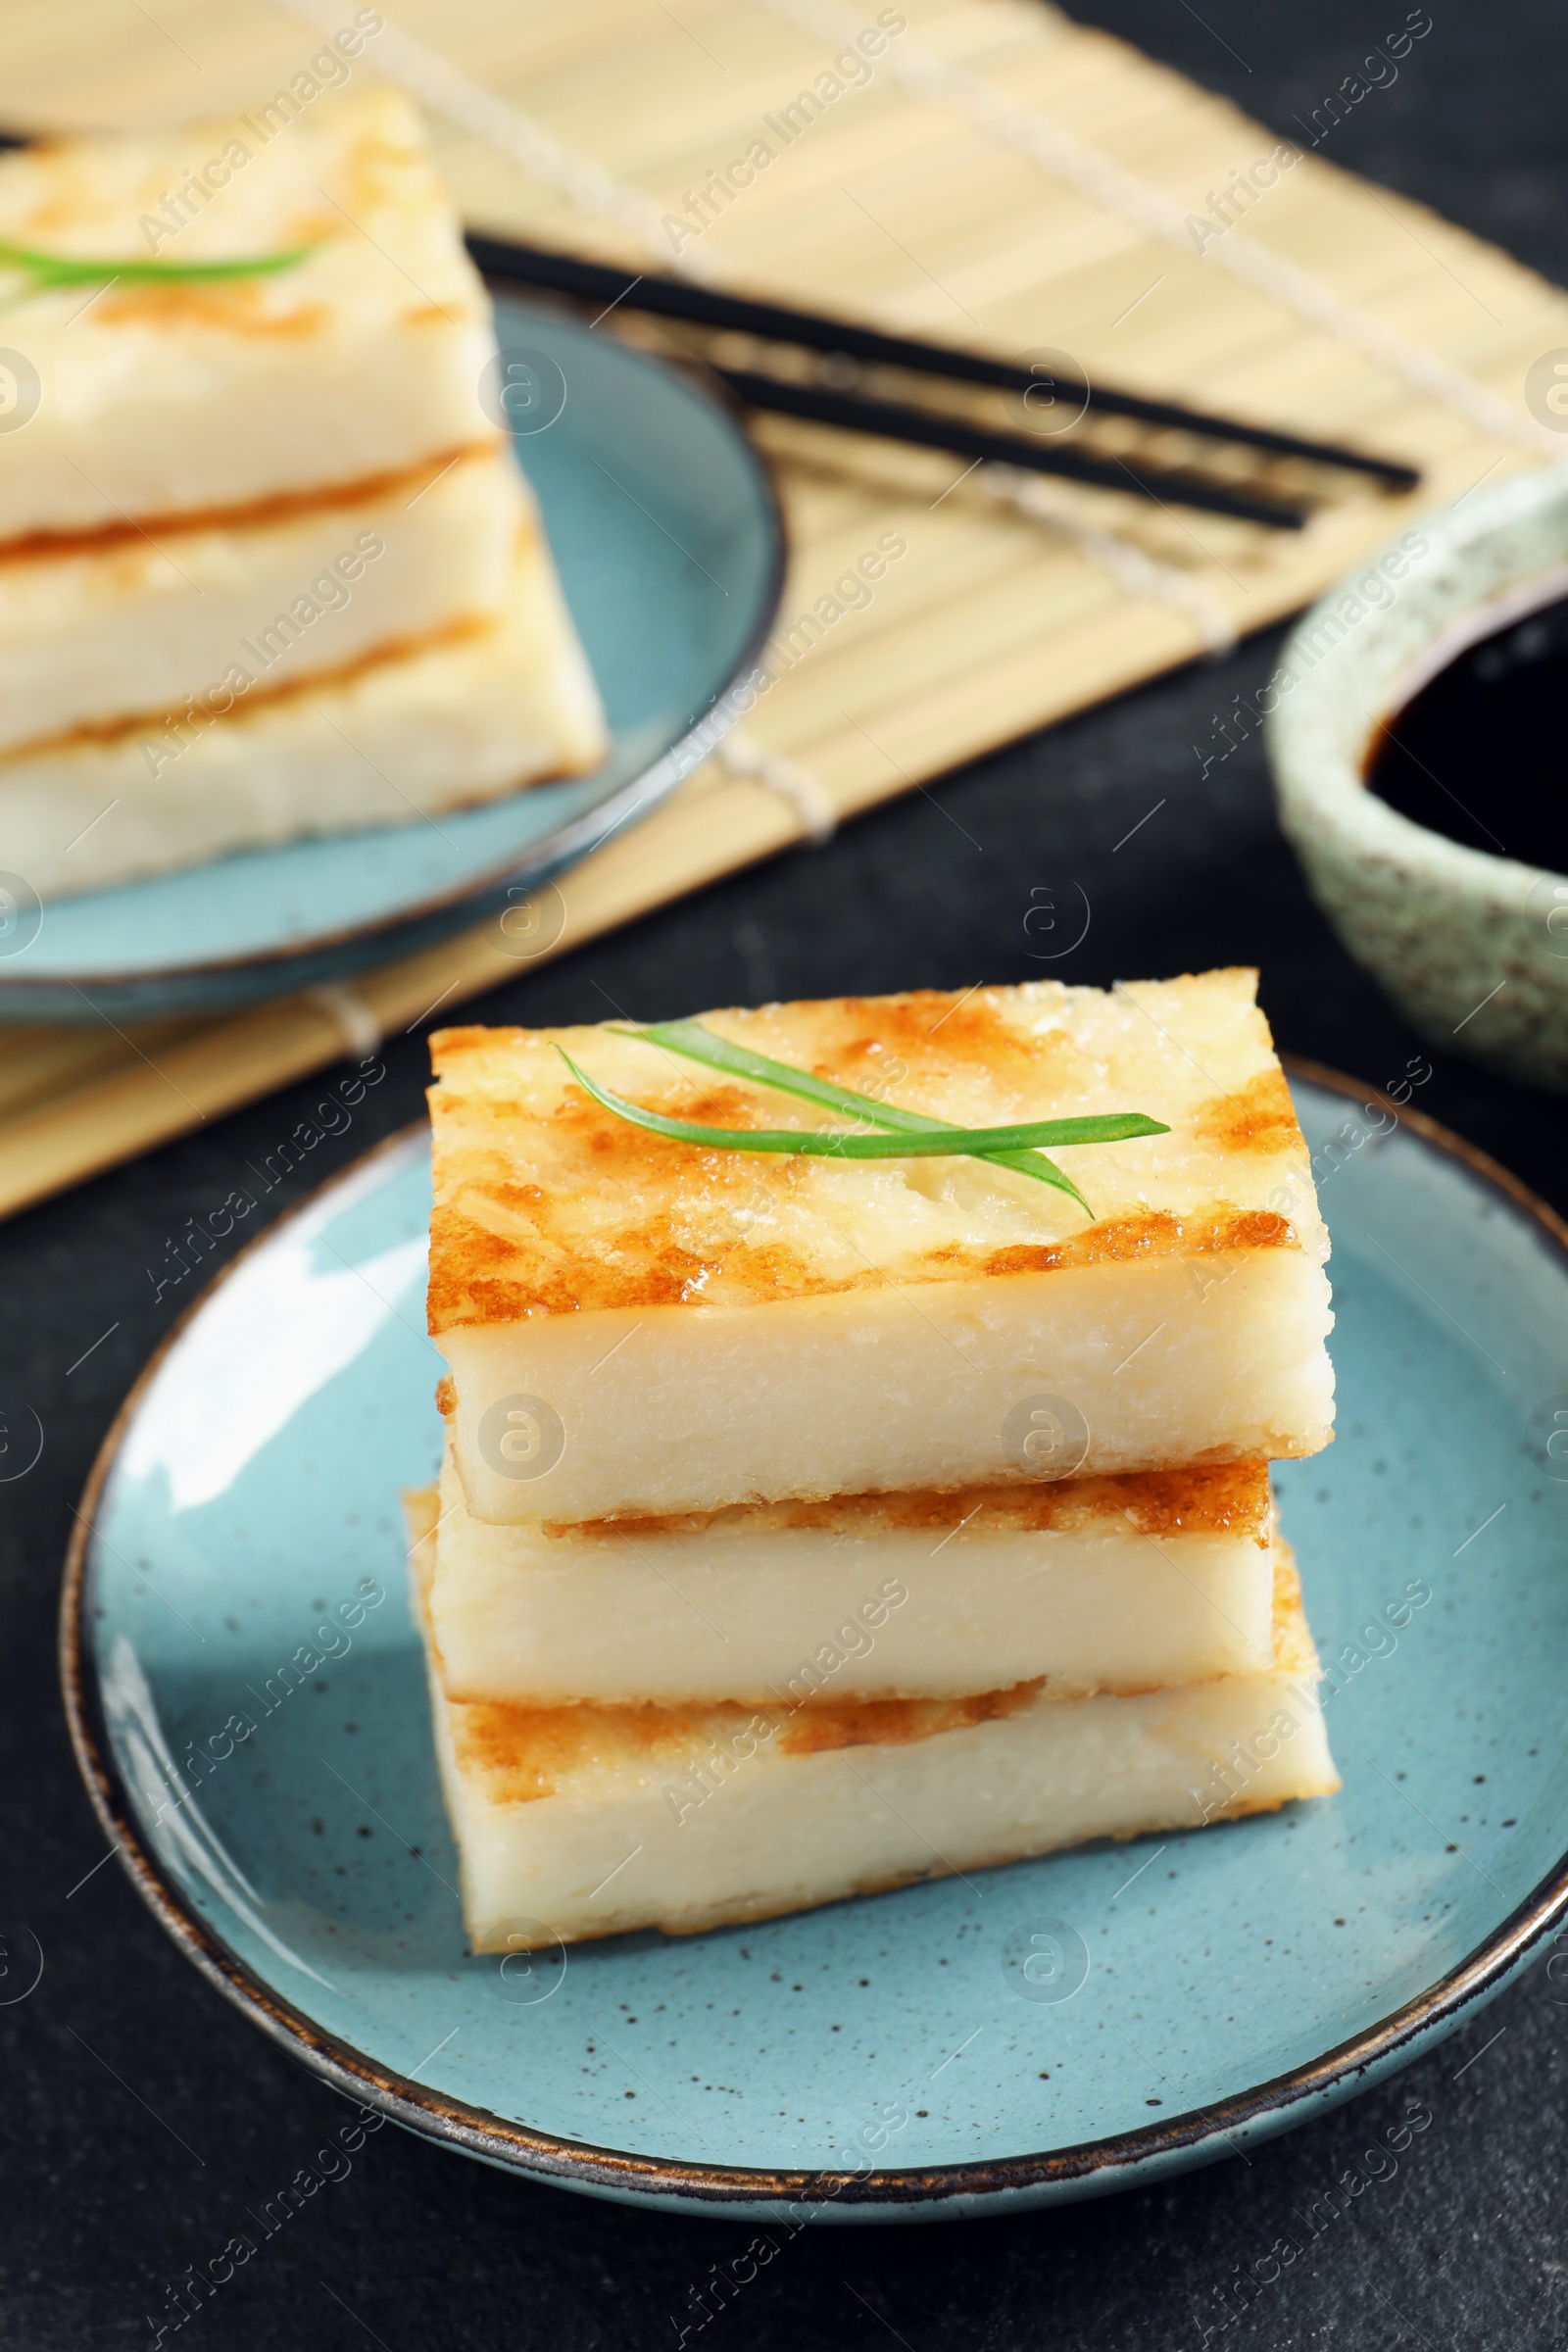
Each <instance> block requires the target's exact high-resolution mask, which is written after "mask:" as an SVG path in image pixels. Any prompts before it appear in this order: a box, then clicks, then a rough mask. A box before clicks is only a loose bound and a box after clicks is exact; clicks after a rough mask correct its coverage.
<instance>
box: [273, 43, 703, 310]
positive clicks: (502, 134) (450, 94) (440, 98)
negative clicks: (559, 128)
mask: <svg viewBox="0 0 1568 2352" xmlns="http://www.w3.org/2000/svg"><path fill="white" fill-rule="evenodd" d="M277 5H278V6H279V7H281V8H285V9H287V10H288V12H289V14H290V15H291V16H295V17H300V18H303V20H304V21H305V23H306V24H307V25H313V26H314V27H315V28H316V30H317V31H319V32H324V33H333V32H335V31H337V29H338V27H339V25H340V23H341V21H342V15H343V11H342V6H341V0H277ZM375 66H376V71H377V72H378V73H381V74H382V75H383V76H384V77H385V78H386V80H388V81H395V82H397V83H398V84H399V85H400V86H401V87H402V88H403V89H406V90H408V91H409V92H410V93H411V95H412V96H414V97H416V98H417V99H418V100H419V101H420V102H421V103H422V104H423V105H425V106H427V107H431V108H433V109H434V110H435V111H436V112H437V113H439V114H443V115H445V116H446V117H447V119H448V121H449V122H452V123H457V125H458V127H459V128H460V129H461V130H466V131H467V132H468V133H469V135H470V136H471V137H473V138H476V139H482V140H483V141H484V142H485V144H486V145H487V146H490V147H493V148H495V149H496V151H497V153H498V154H501V155H504V156H506V157H507V158H508V160H509V161H510V162H512V163H514V164H515V165H516V167H517V169H518V171H519V172H526V173H527V174H528V175H529V177H530V178H533V179H538V180H541V181H543V183H544V185H545V186H546V187H549V188H555V189H556V190H557V191H558V192H559V193H560V194H561V195H563V196H564V197H566V198H567V200H568V201H569V202H570V203H572V204H574V205H576V207H577V208H578V210H579V211H580V212H584V213H587V214H588V215H589V216H590V218H592V219H597V220H601V221H613V223H614V225H615V226H616V227H617V228H619V229H622V230H624V231H626V232H627V233H628V234H629V235H631V236H633V237H635V238H636V239H637V240H638V242H639V243H640V244H642V245H645V246H647V247H649V248H650V249H651V250H652V251H654V252H657V253H659V254H661V255H662V256H663V257H664V261H663V267H664V268H666V269H669V270H674V271H675V272H676V273H677V274H679V275H680V276H682V277H689V278H693V279H696V280H697V281H698V282H699V283H702V284H707V283H709V282H711V281H712V280H714V279H717V278H719V277H721V276H722V274H723V272H722V270H721V268H720V265H719V264H718V262H717V259H716V257H715V256H713V255H711V254H710V253H708V252H707V251H706V250H699V251H697V252H693V253H689V254H673V255H672V254H671V253H670V241H669V238H668V237H667V236H666V235H665V233H664V228H663V218H664V217H663V215H662V212H661V211H660V209H659V206H658V205H657V204H655V203H654V201H653V199H652V198H651V197H648V196H645V195H644V194H643V193H642V191H641V189H640V188H634V187H630V186H628V185H627V183H626V182H625V181H624V180H621V179H617V178H616V177H615V175H614V173H613V172H607V171H606V170H605V168H604V166H603V165H602V164H597V163H595V162H594V160H593V158H592V157H591V156H587V155H584V154H583V153H582V151H581V149H580V148H576V147H568V146H567V145H566V143H565V141H564V139H558V138H557V137H556V135H555V133H554V131H550V130H546V128H545V126H544V124H543V123H537V122H535V120H534V118H533V117H532V116H531V115H525V114H524V113H523V111H522V109H521V108H520V107H517V106H513V105H512V104H511V103H510V101H509V100H507V99H505V98H500V97H498V96H497V95H496V93H495V92H494V91H493V90H487V89H485V88H484V86H483V85H482V83H480V82H477V81H474V80H473V79H472V78H471V77H470V76H469V75H468V74H466V73H463V72H462V70H461V69H460V68H459V67H457V66H454V65H452V64H451V63H450V62H449V60H448V59H446V58H444V57H442V56H441V55H440V53H439V52H438V51H436V50H434V49H431V48H428V47H427V46H426V45H425V43H424V42H423V41H417V40H416V39H415V38H414V37H413V35H412V34H411V33H407V32H404V31H402V30H401V29H400V28H399V27H398V26H397V25H392V24H390V23H388V24H384V25H382V28H381V30H380V31H379V32H378V33H377V35H376V37H375Z"/></svg>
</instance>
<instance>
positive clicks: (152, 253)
mask: <svg viewBox="0 0 1568 2352" xmlns="http://www.w3.org/2000/svg"><path fill="white" fill-rule="evenodd" d="M0 303H3V306H4V309H5V313H6V316H5V319H4V321H3V333H0V342H3V343H4V344H5V345H6V346H7V347H8V348H7V349H6V350H5V351H4V352H0V557H3V559H4V561H3V562H0V850H3V858H0V862H3V863H4V864H5V865H6V866H7V867H8V868H10V869H12V870H13V871H14V872H15V873H18V874H20V875H21V876H22V877H23V878H24V880H25V881H26V882H28V883H30V884H31V886H32V888H33V890H34V891H35V892H36V893H37V894H38V896H39V897H40V898H42V899H51V898H58V897H63V896H66V895H69V894H73V893H77V892H81V891H87V890H95V889H101V888H103V887H104V886H106V885H108V884H111V883H115V882H121V881H125V880H128V879H131V878H133V877H136V876H140V875H146V874H152V873H158V872H163V871H166V870H169V869H171V868H174V867H178V866H185V865H190V864H194V863H197V862H200V861H202V860H204V859H208V858H216V857H219V856H221V855H222V854H224V853H226V852H229V851H234V850H239V849H247V848H256V847H260V846H264V845H270V844H275V843H278V842H283V841H287V840H289V839H291V838H293V837H295V836H297V835H302V834H318V833H333V832H344V831H351V830H355V829H359V828H363V827H367V826H380V825H406V824H411V823H414V822H416V821H417V819H418V818H419V817H420V816H427V815H429V814H431V813H432V812H436V811H440V810H442V809H454V808H459V807H463V806H466V805H467V804H469V803H473V802H479V801H485V800H490V799H493V798H494V797H496V796H497V795H499V794H502V793H507V792H511V791H513V790H515V788H516V787H517V786H519V785H523V784H528V783H532V782H535V781H538V780H539V779H541V778H543V777H546V776H556V775H564V774H576V773H582V772H585V771H587V770H589V769H591V768H592V767H593V766H595V765H596V764H597V763H598V761H599V760H600V758H601V757H602V753H603V748H604V724H603V719H602V717H601V713H600V708H599V702H598V697H597V695H596V692H595V689H594V684H593V680H592V678H591V676H590V674H589V671H588V668H587V664H586V662H585V661H584V659H583V655H582V652H581V649H580V647H579V645H578V643H577V639H576V636H575V633H574V631H573V628H572V625H571V621H570V619H569V617H568V615H567V613H566V609H565V606H564V603H563V601H562V597H561V592H560V589H559V587H558V585H557V581H556V576H555V571H554V567H553V565H552V564H551V560H550V554H549V551H548V549H547V547H546V545H545V541H544V538H543V534H542V532H541V528H540V523H539V517H538V514H537V512H536V509H535V505H534V501H533V498H532V496H531V494H530V492H529V490H528V488H527V486H526V484H525V483H524V481H523V479H522V476H521V474H520V473H519V472H518V470H517V466H516V464H515V459H514V457H513V454H512V449H511V446H510V439H509V436H508V435H506V434H505V433H504V432H503V431H502V429H501V426H502V421H503V414H502V411H501V408H500V404H499V395H498V391H497V385H498V380H499V364H498V363H497V362H496V358H495V354H496V340H495V333H494V328H493V325H492V321H491V316H490V307H489V303H488V300H487V298H486V295H485V291H484V287H483V285H482V284H481V282H480V280H479V278H478V275H477V274H476V272H475V270H474V269H473V267H472V264H471V263H470V262H469V260H468V258H467V255H466V251H465V249H464V245H463V238H462V233H461V230H460V228H459V224H458V221H457V218H456V215H455V214H454V212H453V209H452V206H451V203H450V202H449V200H448V198H447V197H446V195H445V193H444V192H443V190H442V188H441V186H440V184H439V182H438V180H437V179H436V177H435V174H434V172H433V170H432V167H431V164H430V160H429V157H428V155H427V154H426V151H425V146H424V141H423V135H422V132H421V129H420V125H419V123H418V119H417V116H416V115H415V113H414V111H413V110H412V108H410V107H409V106H408V105H407V104H406V102H405V101H404V100H402V99H401V98H398V97H396V96H393V95H390V94H382V93H375V94H368V95H361V94H360V93H359V92H358V91H354V92H349V93H347V94H344V95H335V94H333V93H331V92H329V91H327V92H322V93H321V94H320V95H319V97H318V98H317V100H316V101H315V103H314V105H313V106H312V107H311V109H310V110H309V111H303V112H301V113H300V114H299V116H298V118H297V119H296V120H292V121H288V122H276V123H273V122H270V120H269V121H263V120H253V119H252V118H250V117H242V118H239V119H236V120H235V121H233V122H220V123H203V124H198V125H196V126H195V127H193V128H191V129H188V130H186V131H183V132H179V133H169V132H166V133H163V134H160V135H159V136H157V137H148V138H76V139H62V140H58V141H52V142H50V143H48V144H47V145H44V146H40V147H37V148H33V149H29V150H26V151H25V152H23V153H20V154H16V155H11V156H7V157H5V158H4V159H3V160H0ZM487 368H488V369H489V374H488V376H487V374H486V370H487ZM487 386H488V392H489V399H488V403H487V398H486V387H487ZM487 405H488V407H489V409H490V411H491V413H490V414H488V415H487V413H486V409H487Z"/></svg>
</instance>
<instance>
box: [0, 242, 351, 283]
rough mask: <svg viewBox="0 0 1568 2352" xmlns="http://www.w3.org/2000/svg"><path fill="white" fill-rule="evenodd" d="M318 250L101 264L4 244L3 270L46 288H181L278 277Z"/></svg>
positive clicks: (1, 249)
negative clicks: (114, 282)
mask: <svg viewBox="0 0 1568 2352" xmlns="http://www.w3.org/2000/svg"><path fill="white" fill-rule="evenodd" d="M315 250H316V248H315V246H314V245H296V246H294V247H293V248H292V249H291V250H290V251H289V252H287V253H258V254H254V255H252V257H251V258H250V259H249V260H248V261H233V262H159V261H151V262H136V261H131V260H129V259H128V258H126V259H121V260H117V261H102V262H96V261H84V260H79V259H77V257H76V256H75V255H73V254H66V253H43V252H41V251H40V250H39V249H38V247H37V246H35V245H13V244H11V243H10V242H9V241H7V240H5V239H0V268H3V269H10V270H25V272H26V274H27V275H28V276H29V277H30V278H32V279H33V281H34V282H35V284H37V285H38V286H40V287H42V286H92V285H101V284H103V283H104V281H105V280H106V279H108V278H121V279H123V280H124V281H125V282H127V283H129V284H135V285H178V284H180V283H181V282H184V283H187V284H193V283H197V282H200V281H201V280H204V279H218V278H226V277H274V276H275V275H276V274H277V272H278V271H279V270H293V269H295V268H297V267H298V265H299V264H300V263H301V262H303V261H304V260H305V259H306V257H307V255H309V254H312V253H314V252H315Z"/></svg>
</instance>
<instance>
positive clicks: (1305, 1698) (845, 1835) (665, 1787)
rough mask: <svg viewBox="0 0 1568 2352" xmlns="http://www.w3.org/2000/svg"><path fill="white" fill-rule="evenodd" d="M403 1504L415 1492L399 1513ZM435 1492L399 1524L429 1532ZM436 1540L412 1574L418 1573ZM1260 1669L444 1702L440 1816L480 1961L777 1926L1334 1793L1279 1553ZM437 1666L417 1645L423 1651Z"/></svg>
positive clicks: (1296, 1610)
mask: <svg viewBox="0 0 1568 2352" xmlns="http://www.w3.org/2000/svg"><path fill="white" fill-rule="evenodd" d="M411 1499H412V1498H411ZM433 1508H434V1500H433V1496H426V1497H425V1498H424V1501H423V1503H422V1506H421V1505H420V1504H419V1503H418V1502H417V1501H416V1502H415V1507H414V1509H413V1511H412V1512H411V1521H412V1523H413V1525H414V1528H415V1532H416V1534H417V1535H425V1536H426V1537H427V1531H428V1527H429V1525H430V1523H431V1519H432V1516H433ZM431 1572H432V1570H431V1561H430V1547H429V1544H428V1541H427V1540H426V1541H424V1542H422V1543H419V1544H417V1546H416V1582H417V1586H418V1587H419V1588H420V1589H421V1591H422V1589H423V1588H424V1587H425V1586H427V1584H428V1581H429V1577H430V1575H431ZM1275 1596H1276V1597H1275V1622H1274V1647H1273V1655H1272V1658H1271V1660H1270V1662H1269V1665H1268V1666H1267V1668H1266V1669H1265V1670H1264V1671H1262V1672H1254V1673H1250V1674H1238V1675H1230V1676H1227V1677H1225V1678H1224V1679H1223V1680H1221V1681H1218V1682H1210V1683H1201V1684H1197V1685H1194V1686H1190V1687H1189V1688H1187V1689H1184V1690H1174V1691H1150V1692H1148V1693H1146V1694H1144V1695H1143V1696H1140V1697H1099V1698H1081V1699H1053V1698H1051V1697H1050V1696H1049V1694H1048V1693H1046V1692H1045V1691H1042V1690H1040V1689H1038V1688H1035V1687H1031V1686H1030V1685H1027V1684H1025V1685H1023V1686H1022V1687H1021V1688H1018V1689H1015V1690H1009V1691H990V1692H987V1693H985V1694H983V1695H981V1696H977V1697H967V1698H955V1699H886V1700H880V1701H876V1700H872V1701H867V1702H864V1703H861V1704H858V1705H857V1704H849V1705H819V1706H809V1707H808V1706H802V1707H799V1708H793V1707H791V1706H789V1705H779V1704H776V1703H775V1704H772V1705H769V1706H767V1707H759V1708H753V1707H749V1706H715V1707H709V1708H693V1709H680V1710H676V1709H668V1708H660V1707H647V1706H644V1707H623V1708H596V1707H558V1708H542V1709H530V1708H524V1707H514V1706H498V1705H494V1704H489V1703H484V1704H479V1705H466V1704H464V1703H462V1702H461V1701H457V1700H454V1699H450V1698H448V1696H447V1694H446V1691H445V1688H444V1686H443V1684H442V1680H441V1675H440V1669H439V1665H438V1663H437V1662H436V1660H435V1658H434V1657H433V1655H432V1656H431V1657H430V1695H431V1705H432V1708H433V1711H434V1718H435V1735H436V1747H437V1753H438V1756H439V1760H440V1769H441V1776H442V1782H443V1786H444V1789H445V1793H446V1801H447V1809H448V1812H449V1814H450V1817H451V1820H452V1826H453V1829H454V1832H455V1834H456V1837H457V1840H458V1845H459V1848H460V1852H461V1857H462V1873H461V1877H462V1891H463V1905H464V1913H465V1918H466V1924H467V1932H468V1940H469V1943H470V1945H471V1946H472V1948H473V1949H474V1950H475V1951H477V1952H504V1951H508V1950H513V1951H524V1950H528V1949H531V1948H533V1949H537V1948H539V1947H541V1946H544V1945H548V1944H550V1943H552V1942H555V1941H557V1940H560V1941H562V1942H564V1943H570V1942H575V1941H579V1940H581V1939H583V1938H586V1937H589V1936H613V1935H618V1934H620V1933H622V1932H623V1931H625V1930H628V1929H634V1928H648V1927H656V1928H662V1929H663V1930H665V1931H666V1933H669V1934H673V1935H690V1934H695V1933H698V1932H700V1931H701V1930H704V1929H708V1928H715V1927H724V1926H730V1925H733V1924H736V1923H739V1922H742V1921H746V1920H755V1919H768V1918H772V1917H774V1916H776V1915H777V1914H779V1913H781V1912H786V1911H799V1910H805V1909H808V1908H809V1907H811V1906H812V1905H815V1904H818V1903H830V1902H835V1901H837V1900H839V1899H840V1898H841V1897H843V1896H846V1895H850V1894H866V1893H872V1892H876V1891H879V1890H881V1889H883V1888H886V1887H901V1886H904V1885H907V1883H908V1882H909V1881H911V1880H916V1879H928V1878H940V1877H944V1876H946V1875H948V1874H949V1873H950V1872H955V1871H963V1872H968V1871H974V1870H980V1869H984V1868H986V1867H988V1866H990V1865H994V1864H997V1863H1003V1862H1013V1861H1017V1860H1019V1859H1020V1858H1022V1857H1023V1856H1025V1855H1030V1854H1042V1853H1047V1852H1050V1851H1051V1850H1052V1849H1054V1848H1055V1847H1059V1846H1065V1845H1075V1844H1079V1843H1081V1842H1082V1841H1083V1840H1085V1839H1087V1838H1107V1837H1108V1838H1134V1837H1138V1836H1140V1835H1142V1834H1143V1833H1145V1832H1147V1831H1154V1830H1158V1831H1167V1832H1168V1831H1173V1830H1181V1829H1196V1828H1199V1827H1201V1826H1202V1825H1203V1824H1204V1823H1206V1822H1210V1821H1217V1820H1226V1819H1232V1818H1235V1817H1237V1816H1239V1815H1242V1814H1248V1813H1258V1812H1267V1811H1271V1810H1273V1809H1274V1808H1275V1807H1277V1806H1279V1805H1282V1804H1285V1803H1287V1802H1288V1801H1289V1800H1290V1799H1292V1798H1294V1797H1306V1796H1321V1795H1327V1794H1329V1793H1331V1792H1332V1791H1333V1790H1334V1789H1337V1788H1338V1786H1339V1776H1338V1774H1337V1773H1336V1772H1335V1769H1334V1763H1333V1759H1332V1757H1331V1756H1330V1754H1329V1749H1328V1741H1327V1739H1326V1737H1325V1733H1324V1729H1323V1719H1322V1714H1321V1711H1320V1708H1319V1704H1318V1699H1317V1691H1316V1685H1317V1677H1318V1663H1317V1656H1316V1653H1315V1651H1314V1650H1313V1647H1312V1642H1311V1637H1310V1635H1309V1634H1308V1632H1307V1628H1306V1621H1305V1618H1304V1617H1303V1615H1302V1613H1301V1604H1300V1595H1299V1590H1298V1587H1297V1582H1296V1576H1295V1571H1294V1568H1293V1566H1292V1563H1291V1559H1290V1554H1289V1550H1288V1548H1287V1547H1286V1546H1284V1545H1283V1544H1282V1545H1281V1546H1280V1550H1279V1555H1278V1559H1277V1562H1276V1585H1275ZM427 1654H428V1642H427Z"/></svg>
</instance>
